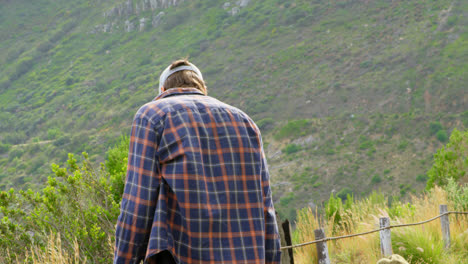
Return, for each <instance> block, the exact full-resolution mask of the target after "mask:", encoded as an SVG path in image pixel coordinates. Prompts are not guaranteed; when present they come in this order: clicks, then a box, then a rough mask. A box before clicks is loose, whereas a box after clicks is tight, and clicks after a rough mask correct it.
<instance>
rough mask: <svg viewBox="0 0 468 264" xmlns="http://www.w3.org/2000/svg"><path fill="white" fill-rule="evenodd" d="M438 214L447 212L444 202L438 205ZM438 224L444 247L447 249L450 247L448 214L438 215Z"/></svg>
mask: <svg viewBox="0 0 468 264" xmlns="http://www.w3.org/2000/svg"><path fill="white" fill-rule="evenodd" d="M439 209H440V214H445V213H447V212H448V208H447V205H446V204H441V205H440V206H439ZM440 225H441V226H442V237H443V239H444V245H445V248H446V249H448V248H449V247H450V223H449V217H448V214H446V215H444V216H442V217H440Z"/></svg>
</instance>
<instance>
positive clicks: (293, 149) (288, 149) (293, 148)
mask: <svg viewBox="0 0 468 264" xmlns="http://www.w3.org/2000/svg"><path fill="white" fill-rule="evenodd" d="M301 149H302V147H301V146H300V145H297V144H288V145H286V147H285V148H283V149H282V150H281V151H282V152H283V153H286V154H287V155H290V154H293V153H296V152H298V151H300V150H301Z"/></svg>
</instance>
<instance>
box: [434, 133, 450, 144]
mask: <svg viewBox="0 0 468 264" xmlns="http://www.w3.org/2000/svg"><path fill="white" fill-rule="evenodd" d="M436 138H437V139H438V140H439V141H440V142H442V143H445V142H447V140H448V136H447V132H446V131H445V130H439V131H438V132H437V134H436Z"/></svg>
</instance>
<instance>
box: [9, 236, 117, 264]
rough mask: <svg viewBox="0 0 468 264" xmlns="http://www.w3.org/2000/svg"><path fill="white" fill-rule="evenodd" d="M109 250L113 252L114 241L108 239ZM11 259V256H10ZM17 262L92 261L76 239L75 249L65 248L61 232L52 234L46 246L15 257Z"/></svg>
mask: <svg viewBox="0 0 468 264" xmlns="http://www.w3.org/2000/svg"><path fill="white" fill-rule="evenodd" d="M108 246H109V252H110V253H112V252H113V247H114V246H113V243H112V242H111V239H110V237H109V239H108ZM8 259H10V260H11V256H8ZM13 259H16V263H28V264H78V263H90V261H89V260H88V259H87V258H86V256H83V255H82V254H80V245H79V243H78V241H77V240H76V239H75V240H74V241H73V250H72V252H69V251H67V250H66V249H65V247H64V246H63V244H62V240H61V238H60V234H50V236H49V239H48V241H47V245H46V246H45V248H41V247H39V246H34V247H32V248H30V249H29V250H28V251H26V252H25V255H24V257H23V258H21V257H18V256H16V257H14V258H13Z"/></svg>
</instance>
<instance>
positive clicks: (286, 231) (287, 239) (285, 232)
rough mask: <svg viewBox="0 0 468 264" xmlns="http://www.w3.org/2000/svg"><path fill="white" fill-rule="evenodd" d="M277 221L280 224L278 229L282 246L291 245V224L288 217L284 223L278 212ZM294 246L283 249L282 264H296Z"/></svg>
mask: <svg viewBox="0 0 468 264" xmlns="http://www.w3.org/2000/svg"><path fill="white" fill-rule="evenodd" d="M275 214H276V223H277V225H278V231H279V235H280V239H281V246H291V245H292V241H291V228H290V226H289V221H288V220H287V219H286V221H284V222H283V223H281V219H280V217H279V215H278V213H276V212H275ZM292 251H293V250H292V248H291V249H284V250H282V251H281V261H280V263H281V264H294V259H293V255H292Z"/></svg>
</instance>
